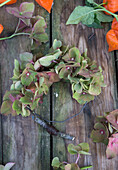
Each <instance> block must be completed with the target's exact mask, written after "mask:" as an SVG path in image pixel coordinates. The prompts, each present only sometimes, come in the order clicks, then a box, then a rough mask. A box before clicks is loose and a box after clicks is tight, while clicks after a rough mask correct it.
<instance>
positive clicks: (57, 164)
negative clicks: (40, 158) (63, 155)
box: [52, 157, 60, 168]
mask: <svg viewBox="0 0 118 170" xmlns="http://www.w3.org/2000/svg"><path fill="white" fill-rule="evenodd" d="M52 166H53V167H55V168H59V167H60V161H59V158H58V157H55V158H53V160H52Z"/></svg>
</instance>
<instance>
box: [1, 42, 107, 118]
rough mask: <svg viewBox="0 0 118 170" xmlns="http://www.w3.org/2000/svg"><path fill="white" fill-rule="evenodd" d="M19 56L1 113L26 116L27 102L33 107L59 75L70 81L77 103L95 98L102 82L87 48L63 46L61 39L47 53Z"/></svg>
mask: <svg viewBox="0 0 118 170" xmlns="http://www.w3.org/2000/svg"><path fill="white" fill-rule="evenodd" d="M20 60H21V63H19V61H18V60H16V59H15V61H14V71H13V73H14V75H13V77H12V78H11V79H12V80H13V84H12V85H11V90H10V91H7V92H6V94H5V95H4V98H3V104H2V107H1V113H2V114H10V113H12V114H13V115H19V114H22V116H29V114H30V113H29V111H28V110H26V109H25V108H26V106H27V105H28V106H30V107H31V109H32V110H34V109H35V108H36V107H37V105H38V103H42V98H43V95H44V94H47V93H48V91H49V87H50V86H51V85H52V84H53V83H55V82H59V81H60V80H61V79H64V80H68V81H70V83H71V85H72V92H73V98H74V99H76V100H77V102H79V103H80V104H85V103H86V102H90V101H91V100H94V96H97V95H99V94H100V93H101V87H104V86H105V85H104V83H103V75H102V69H101V67H98V66H97V64H96V62H95V61H91V60H90V59H89V58H88V57H87V52H85V53H83V54H80V51H79V49H78V48H76V47H70V48H69V47H68V46H67V47H66V46H63V45H62V42H61V41H57V40H54V42H53V46H52V48H51V49H50V51H49V53H48V54H46V55H44V56H42V55H39V56H38V59H36V57H35V56H33V55H32V54H31V53H28V52H25V53H22V54H21V55H20Z"/></svg>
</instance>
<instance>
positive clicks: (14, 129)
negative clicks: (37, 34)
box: [0, 0, 50, 170]
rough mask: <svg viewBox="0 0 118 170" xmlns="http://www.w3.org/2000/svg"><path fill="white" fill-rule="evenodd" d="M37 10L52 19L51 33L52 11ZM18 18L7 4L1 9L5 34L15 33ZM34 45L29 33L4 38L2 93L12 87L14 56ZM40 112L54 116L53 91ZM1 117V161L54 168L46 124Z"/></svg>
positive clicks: (25, 169) (21, 169)
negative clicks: (51, 105)
mask: <svg viewBox="0 0 118 170" xmlns="http://www.w3.org/2000/svg"><path fill="white" fill-rule="evenodd" d="M21 2H24V1H21V0H19V1H18V3H17V4H15V5H13V6H19V4H20V3H21ZM30 2H32V0H30ZM34 2H35V1H34ZM35 4H36V3H35ZM37 14H39V15H42V16H44V17H45V18H46V20H47V23H48V29H47V32H48V34H49V30H50V28H49V25H50V21H49V14H48V13H47V12H46V11H45V10H43V9H42V8H41V7H39V5H38V4H36V8H35V15H37ZM17 22H18V20H17V18H15V17H14V16H12V15H9V14H8V13H6V10H5V7H3V8H1V9H0V23H1V24H3V25H4V32H3V34H2V35H3V36H9V35H11V34H12V33H13V32H14V30H15V27H16V25H17ZM30 48H31V45H30V40H29V38H28V37H25V36H19V37H15V38H13V39H10V40H5V41H2V42H0V66H1V88H0V93H1V97H3V95H4V93H5V91H6V90H9V88H10V85H11V80H10V79H9V78H10V77H12V72H13V67H14V66H13V63H14V59H15V58H17V59H19V54H20V53H22V52H26V51H27V52H30ZM47 49H49V43H47V44H46V47H45V50H47ZM40 50H41V51H44V47H43V48H42V49H41V48H40ZM38 109H39V108H38ZM38 112H40V113H41V114H42V115H43V116H46V117H47V118H48V119H49V118H50V96H49V95H48V96H46V97H45V98H44V104H43V105H42V106H41V107H40V109H39V110H38ZM1 120H2V127H1ZM1 120H0V139H2V140H0V163H3V164H6V163H7V162H10V161H13V162H15V166H14V168H13V170H33V169H34V170H42V169H50V135H49V134H48V133H47V132H46V131H44V130H43V129H42V128H39V126H38V125H37V124H35V123H34V121H33V120H32V118H31V117H28V118H22V116H17V117H12V116H11V115H10V116H2V119H1ZM1 141H3V143H1ZM1 159H2V160H1Z"/></svg>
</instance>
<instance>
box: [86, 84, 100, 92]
mask: <svg viewBox="0 0 118 170" xmlns="http://www.w3.org/2000/svg"><path fill="white" fill-rule="evenodd" d="M88 92H89V93H90V94H91V95H99V94H100V93H101V87H100V85H99V84H98V83H97V82H96V83H91V84H90V86H89V91H88Z"/></svg>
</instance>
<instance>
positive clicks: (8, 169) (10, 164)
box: [0, 162, 15, 170]
mask: <svg viewBox="0 0 118 170" xmlns="http://www.w3.org/2000/svg"><path fill="white" fill-rule="evenodd" d="M14 165H15V163H12V162H9V163H7V164H6V165H5V167H4V170H10V169H11V168H12V167H13V166H14ZM0 170H1V169H0Z"/></svg>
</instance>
